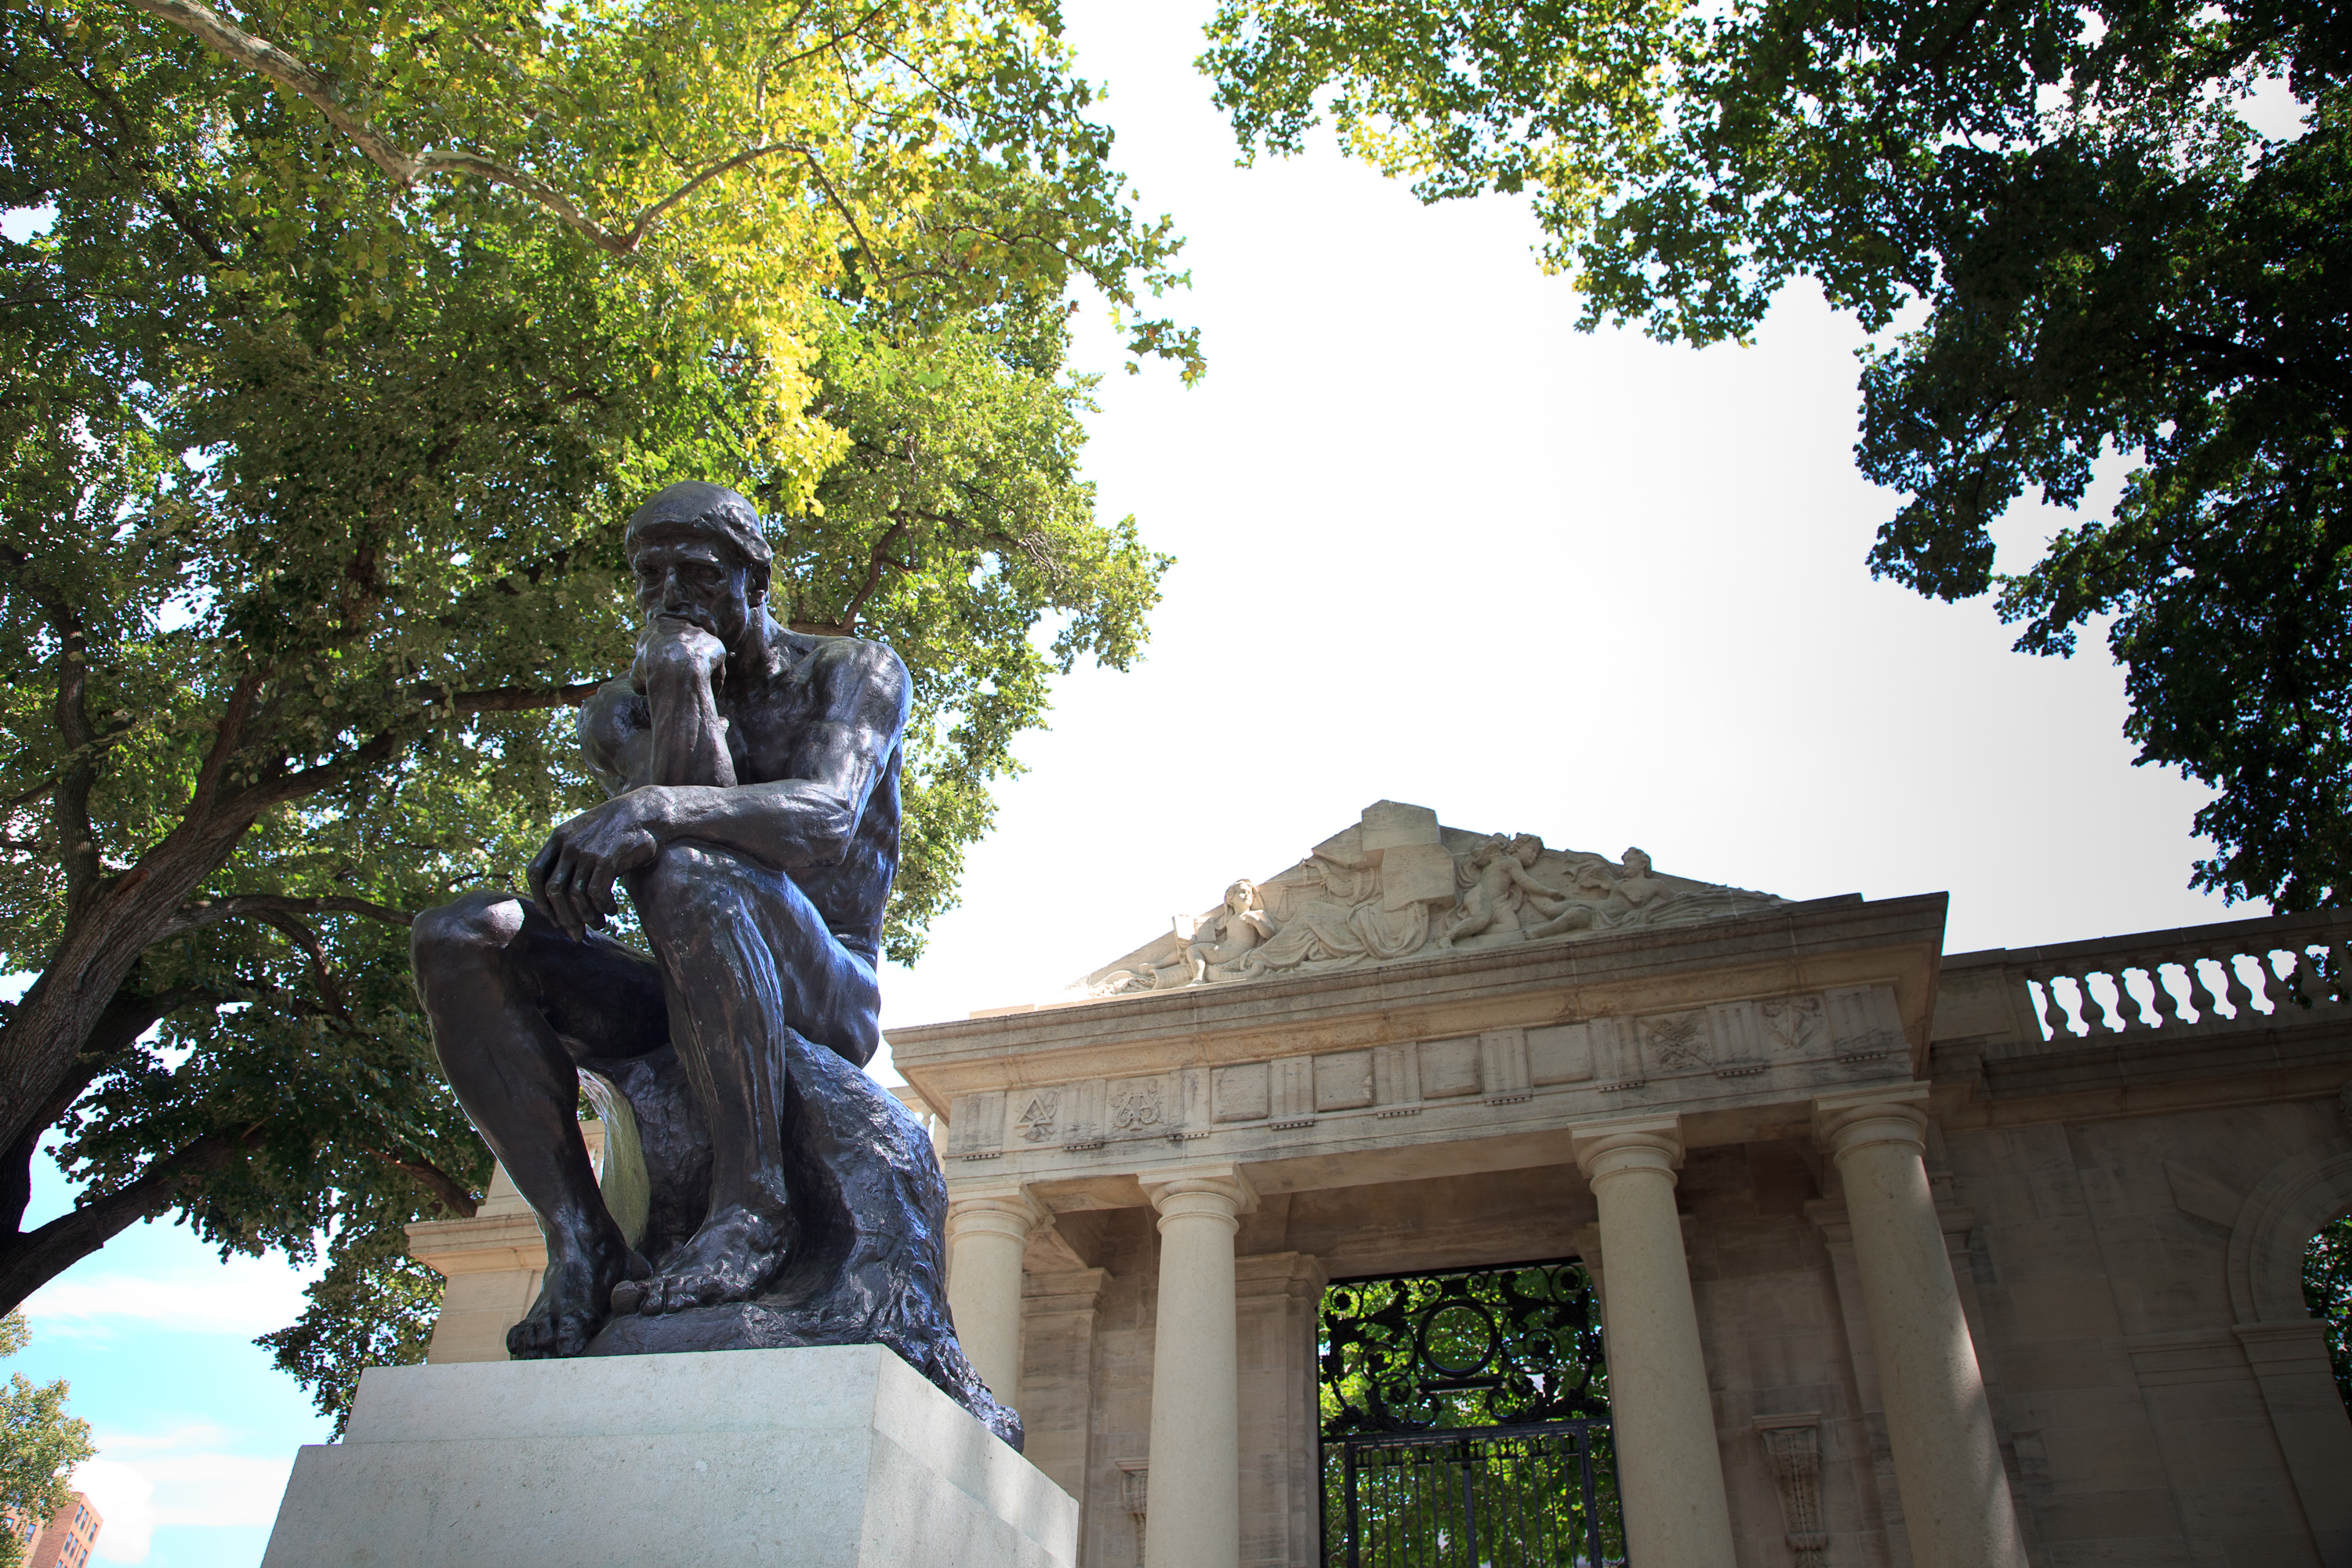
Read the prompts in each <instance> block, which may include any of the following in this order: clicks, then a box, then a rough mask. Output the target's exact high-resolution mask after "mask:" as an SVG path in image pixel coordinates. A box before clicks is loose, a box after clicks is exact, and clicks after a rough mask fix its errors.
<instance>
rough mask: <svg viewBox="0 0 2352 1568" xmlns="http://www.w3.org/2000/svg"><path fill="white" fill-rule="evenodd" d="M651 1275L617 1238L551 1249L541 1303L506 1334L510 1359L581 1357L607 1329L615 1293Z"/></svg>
mask: <svg viewBox="0 0 2352 1568" xmlns="http://www.w3.org/2000/svg"><path fill="white" fill-rule="evenodd" d="M651 1272H652V1269H651V1268H647V1267H646V1260H645V1259H644V1258H640V1257H638V1256H637V1255H636V1254H635V1252H633V1251H631V1250H630V1249H629V1247H628V1246H627V1245H626V1244H625V1243H624V1242H623V1241H622V1240H621V1239H620V1238H619V1237H618V1236H617V1235H615V1236H613V1237H606V1238H604V1240H602V1241H600V1242H598V1243H596V1244H595V1245H593V1246H589V1247H563V1248H560V1249H559V1248H556V1247H550V1248H549V1257H548V1261H547V1275H546V1278H545V1279H544V1280H543V1281H542V1282H541V1285H540V1288H539V1300H538V1301H537V1302H536V1303H534V1304H533V1305H532V1307H531V1309H530V1313H529V1314H528V1315H526V1316H525V1317H524V1319H523V1321H521V1322H520V1323H517V1324H516V1325H515V1326H514V1327H513V1328H511V1329H509V1330H508V1331H507V1354H508V1355H509V1356H512V1357H513V1358H514V1359H515V1360H517V1361H537V1360H541V1359H543V1358H545V1357H548V1356H575V1355H580V1354H582V1353H583V1352H585V1351H586V1350H587V1349H588V1342H589V1341H590V1340H593V1339H594V1338H595V1337H596V1331H597V1330H598V1329H600V1328H602V1327H604V1319H605V1317H606V1316H607V1315H608V1313H609V1312H610V1311H611V1310H612V1309H613V1306H614V1299H615V1295H616V1293H617V1291H619V1290H620V1289H625V1288H626V1287H627V1285H628V1284H629V1282H630V1281H633V1280H637V1279H644V1278H645V1277H646V1275H647V1274H649V1273H651Z"/></svg>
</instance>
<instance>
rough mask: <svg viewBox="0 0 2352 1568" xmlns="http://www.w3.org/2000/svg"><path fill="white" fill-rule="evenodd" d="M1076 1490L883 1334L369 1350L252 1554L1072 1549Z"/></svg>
mask: <svg viewBox="0 0 2352 1568" xmlns="http://www.w3.org/2000/svg"><path fill="white" fill-rule="evenodd" d="M1077 1531H1078V1505H1077V1504H1076V1502H1075V1501H1073V1500H1071V1498H1070V1497H1069V1495H1068V1494H1067V1493H1066V1492H1064V1491H1063V1490H1062V1489H1060V1488H1059V1487H1056V1486H1055V1485H1054V1483H1053V1482H1052V1481H1050V1480H1047V1479H1045V1475H1044V1473H1043V1472H1041V1471H1040V1470H1038V1469H1037V1468H1036V1467H1035V1466H1034V1465H1032V1464H1030V1463H1029V1462H1028V1461H1027V1460H1025V1459H1024V1458H1022V1457H1021V1456H1020V1455H1019V1454H1017V1453H1015V1452H1013V1449H1012V1448H1010V1447H1006V1446H1005V1444H1004V1443H1003V1441H1001V1440H1000V1439H999V1438H997V1437H996V1436H994V1435H993V1434H992V1433H991V1432H990V1431H989V1430H988V1428H987V1427H986V1426H982V1425H981V1423H980V1422H978V1421H977V1420H975V1419H973V1418H972V1417H971V1415H968V1414H967V1413H966V1412H964V1411H963V1410H962V1409H961V1408H959V1407H958V1406H957V1405H956V1404H955V1402H954V1401H953V1400H951V1399H950V1398H949V1397H948V1396H947V1395H946V1394H941V1393H940V1391H939V1390H938V1389H937V1388H935V1387H933V1386H932V1385H931V1384H930V1383H929V1381H928V1380H926V1379H925V1378H923V1377H922V1376H921V1375H920V1374H919V1373H916V1372H915V1371H914V1370H913V1369H912V1368H910V1367H909V1366H908V1365H907V1363H905V1362H903V1361H901V1360H900V1359H899V1358H898V1356H897V1355H895V1354H893V1353H892V1352H890V1351H888V1350H887V1349H885V1348H884V1347H882V1346H880V1345H843V1346H835V1347H812V1348H804V1349H795V1350H742V1351H727V1352H710V1353H704V1354H694V1353H686V1354H677V1355H661V1356H629V1357H617V1358H611V1359H607V1358H603V1357H593V1358H583V1359H579V1360H572V1361H525V1362H505V1363H494V1362H486V1363H472V1364H459V1365H449V1366H415V1367H379V1368H373V1369H371V1370H370V1371H369V1372H368V1373H367V1374H366V1375H365V1377H364V1378H363V1379H362V1381H361V1384H360V1394H359V1400H358V1403H357V1405H355V1406H354V1407H353V1410H352V1420H351V1426H350V1428H349V1430H348V1431H347V1433H346V1434H345V1436H344V1438H343V1440H342V1442H341V1443H339V1444H334V1445H331V1446H328V1445H319V1446H314V1447H305V1448H304V1449H303V1450H302V1451H301V1455H300V1457H299V1458H298V1459H297V1460H296V1461H295V1465H294V1475H293V1479H291V1480H290V1481H289V1482H288V1484H287V1488H286V1499H285V1501H284V1503H283V1504H281V1505H280V1507H279V1509H278V1522H277V1526H276V1528H275V1529H273V1530H272V1531H271V1532H270V1537H269V1549H268V1553H267V1554H266V1555H265V1556H264V1557H263V1559H262V1562H263V1565H264V1568H361V1565H362V1564H367V1565H371V1568H373V1565H380V1564H383V1563H402V1564H404V1565H413V1568H478V1565H479V1564H481V1563H507V1564H512V1565H513V1568H541V1565H545V1568H558V1565H565V1568H568V1565H570V1564H573V1563H631V1564H634V1565H637V1568H671V1565H676V1568H688V1565H689V1564H691V1565H695V1568H700V1565H702V1564H706V1563H746V1564H786V1563H789V1564H793V1568H881V1565H883V1564H892V1565H897V1564H904V1563H926V1564H940V1565H946V1564H955V1565H956V1568H1072V1565H1074V1564H1075V1563H1076V1560H1077Z"/></svg>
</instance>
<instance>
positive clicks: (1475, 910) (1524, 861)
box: [1443, 833, 1592, 947]
mask: <svg viewBox="0 0 2352 1568" xmlns="http://www.w3.org/2000/svg"><path fill="white" fill-rule="evenodd" d="M1542 854H1543V840H1542V839H1540V838H1538V837H1536V836H1535V835H1534V834H1532V833H1521V834H1517V835H1516V836H1508V837H1507V836H1505V835H1503V834H1500V833H1497V834H1494V835H1492V836H1491V837H1488V838H1487V839H1486V841H1485V842H1484V843H1482V844H1480V845H1479V846H1478V847H1477V848H1475V849H1474V850H1472V851H1471V853H1470V857H1469V862H1468V865H1467V868H1466V870H1467V874H1468V876H1469V878H1470V885H1469V886H1468V887H1466V888H1465V889H1463V890H1462V893H1461V895H1460V898H1459V900H1458V901H1457V902H1456V903H1455V905H1454V912H1453V913H1452V914H1450V915H1448V916H1447V917H1446V919H1445V924H1444V928H1443V936H1444V942H1445V943H1446V945H1447V946H1449V947H1450V946H1452V945H1454V943H1456V942H1462V941H1464V940H1465V939H1466V938H1470V937H1475V936H1494V937H1498V938H1503V939H1507V940H1517V939H1518V938H1520V937H1521V936H1522V935H1527V934H1533V932H1532V931H1530V930H1528V928H1539V929H1543V930H1545V931H1547V932H1548V931H1554V930H1557V931H1567V930H1569V929H1570V927H1569V926H1567V925H1563V924H1561V923H1559V922H1560V921H1562V920H1565V919H1567V918H1569V917H1570V915H1571V913H1572V912H1574V908H1573V903H1572V900H1573V899H1574V897H1575V895H1574V894H1572V893H1570V891H1568V890H1567V889H1561V888H1555V887H1552V886H1550V885H1549V884H1547V883H1545V882H1542V881H1539V880H1538V879H1537V878H1536V876H1535V874H1534V873H1535V864H1536V861H1537V859H1538V858H1539V857H1540V856H1541V855H1542ZM1529 910H1532V911H1533V912H1534V914H1535V916H1536V919H1535V920H1533V921H1529V920H1528V919H1527V911H1529ZM1583 923H1584V924H1586V925H1590V924H1591V923H1592V922H1591V914H1590V913H1589V912H1586V914H1585V919H1584V922H1583Z"/></svg>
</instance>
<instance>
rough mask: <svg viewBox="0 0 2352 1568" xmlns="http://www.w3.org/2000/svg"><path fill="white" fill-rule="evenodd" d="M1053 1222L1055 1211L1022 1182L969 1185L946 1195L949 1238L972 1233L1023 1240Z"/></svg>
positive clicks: (951, 1239)
mask: <svg viewBox="0 0 2352 1568" xmlns="http://www.w3.org/2000/svg"><path fill="white" fill-rule="evenodd" d="M1053 1223H1054V1211H1053V1210H1051V1209H1049V1208H1047V1207H1046V1206H1045V1205H1044V1204H1041V1203H1039V1202H1038V1201H1037V1200H1036V1199H1035V1198H1034V1197H1033V1196H1031V1195H1030V1193H1029V1189H1028V1188H1027V1187H1024V1186H1017V1185H1003V1186H993V1187H982V1188H978V1189H968V1190H966V1191H964V1192H960V1193H953V1194H950V1195H949V1198H948V1240H949V1241H950V1242H952V1241H954V1240H955V1239H956V1238H957V1237H961V1236H971V1235H992V1236H1004V1237H1012V1238H1013V1239H1014V1240H1016V1241H1021V1242H1026V1241H1027V1240H1028V1239H1029V1237H1031V1236H1033V1235H1034V1234H1035V1233H1036V1232H1038V1231H1040V1230H1042V1229H1044V1228H1045V1226H1049V1225H1051V1224H1053Z"/></svg>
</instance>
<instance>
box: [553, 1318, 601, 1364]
mask: <svg viewBox="0 0 2352 1568" xmlns="http://www.w3.org/2000/svg"><path fill="white" fill-rule="evenodd" d="M595 1337H596V1321H595V1320H594V1319H593V1318H591V1317H589V1316H588V1315H587V1314H586V1313H584V1312H566V1313H564V1314H563V1316H562V1319H561V1320H560V1321H558V1322H557V1324H556V1329H555V1335H554V1339H555V1353H556V1354H557V1355H560V1356H575V1355H580V1354H582V1353H583V1352H586V1350H587V1349H588V1342H589V1341H590V1340H592V1339H594V1338H595Z"/></svg>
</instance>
